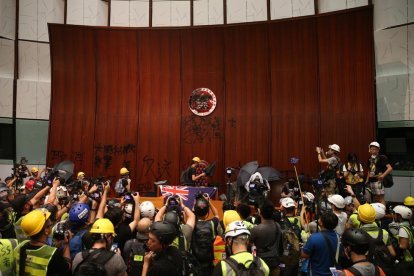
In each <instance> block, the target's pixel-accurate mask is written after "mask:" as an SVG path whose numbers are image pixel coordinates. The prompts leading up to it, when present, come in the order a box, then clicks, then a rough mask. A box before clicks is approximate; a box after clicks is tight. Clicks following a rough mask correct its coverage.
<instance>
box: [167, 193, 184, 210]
mask: <svg viewBox="0 0 414 276" xmlns="http://www.w3.org/2000/svg"><path fill="white" fill-rule="evenodd" d="M180 202H181V198H180V196H178V195H173V196H170V197H169V198H168V199H167V212H170V211H175V212H177V214H181V206H180Z"/></svg>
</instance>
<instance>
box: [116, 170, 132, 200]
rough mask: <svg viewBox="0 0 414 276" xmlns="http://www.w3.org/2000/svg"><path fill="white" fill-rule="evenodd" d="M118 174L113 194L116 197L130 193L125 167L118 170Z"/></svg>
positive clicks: (129, 180)
mask: <svg viewBox="0 0 414 276" xmlns="http://www.w3.org/2000/svg"><path fill="white" fill-rule="evenodd" d="M119 174H120V175H121V177H120V178H119V179H118V181H117V182H116V183H115V192H116V194H117V196H123V195H124V194H125V193H127V192H130V191H131V179H130V178H129V170H128V169H127V168H125V167H122V168H121V169H120V170H119Z"/></svg>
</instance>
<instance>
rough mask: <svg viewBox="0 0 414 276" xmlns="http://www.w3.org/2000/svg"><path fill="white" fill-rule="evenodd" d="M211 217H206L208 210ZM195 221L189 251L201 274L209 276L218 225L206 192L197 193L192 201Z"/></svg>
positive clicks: (217, 218) (213, 208) (215, 212)
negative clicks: (196, 261) (198, 265)
mask: <svg viewBox="0 0 414 276" xmlns="http://www.w3.org/2000/svg"><path fill="white" fill-rule="evenodd" d="M210 210H211V212H212V213H213V216H214V217H213V218H212V219H209V220H208V219H207V217H208V215H209V211H210ZM194 214H195V216H196V223H195V227H194V230H193V235H192V238H191V252H192V253H193V255H194V256H195V258H196V259H197V260H198V262H199V264H200V270H201V271H200V272H201V275H206V276H209V275H211V273H212V272H213V260H214V252H213V250H214V241H215V239H216V235H217V227H218V225H219V221H220V219H219V214H218V211H217V209H216V207H215V206H214V205H213V204H210V197H209V196H208V194H201V193H200V194H197V195H196V197H195V202H194Z"/></svg>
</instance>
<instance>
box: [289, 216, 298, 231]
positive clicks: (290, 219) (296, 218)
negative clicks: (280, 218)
mask: <svg viewBox="0 0 414 276" xmlns="http://www.w3.org/2000/svg"><path fill="white" fill-rule="evenodd" d="M287 219H288V220H289V222H290V223H292V224H294V223H295V220H296V225H297V226H298V227H299V229H302V225H301V223H300V217H287Z"/></svg>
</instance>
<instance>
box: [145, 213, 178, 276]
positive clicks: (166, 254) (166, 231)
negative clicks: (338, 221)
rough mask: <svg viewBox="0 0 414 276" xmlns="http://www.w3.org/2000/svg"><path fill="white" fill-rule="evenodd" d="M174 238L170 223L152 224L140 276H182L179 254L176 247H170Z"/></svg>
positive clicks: (158, 222) (174, 232) (174, 234)
mask: <svg viewBox="0 0 414 276" xmlns="http://www.w3.org/2000/svg"><path fill="white" fill-rule="evenodd" d="M176 237H177V230H176V228H175V226H174V225H172V224H171V223H169V222H167V221H156V222H154V223H152V225H151V226H150V232H149V237H148V242H147V246H148V248H149V250H150V251H149V252H148V253H146V254H145V257H144V266H143V268H142V274H141V275H142V276H145V275H148V276H159V275H171V276H181V275H182V271H183V267H182V263H183V262H182V258H181V253H180V251H179V250H178V249H177V248H176V247H174V246H171V243H172V242H173V241H174V239H175V238H176Z"/></svg>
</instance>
